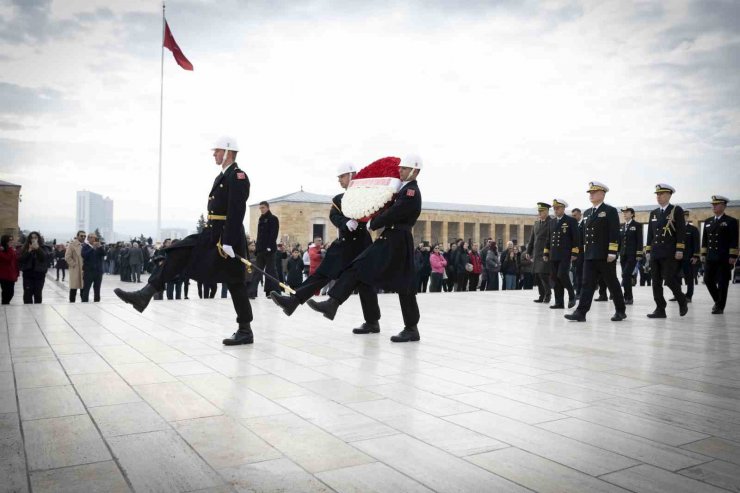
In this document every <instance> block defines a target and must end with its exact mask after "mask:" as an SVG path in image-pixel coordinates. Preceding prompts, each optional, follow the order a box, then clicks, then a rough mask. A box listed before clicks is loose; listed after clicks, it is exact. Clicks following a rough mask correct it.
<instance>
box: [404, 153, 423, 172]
mask: <svg viewBox="0 0 740 493" xmlns="http://www.w3.org/2000/svg"><path fill="white" fill-rule="evenodd" d="M398 166H400V167H403V168H412V169H421V168H422V167H423V166H424V162H423V161H422V160H421V156H418V155H416V154H409V155H407V156H406V157H405V158H403V159H401V162H400V163H398Z"/></svg>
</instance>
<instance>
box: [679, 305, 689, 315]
mask: <svg viewBox="0 0 740 493" xmlns="http://www.w3.org/2000/svg"><path fill="white" fill-rule="evenodd" d="M687 313H689V305H688V303H684V304H683V305H681V306H680V307H678V314H679V315H681V316H682V317H683V316H684V315H686V314H687Z"/></svg>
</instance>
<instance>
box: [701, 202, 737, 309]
mask: <svg viewBox="0 0 740 493" xmlns="http://www.w3.org/2000/svg"><path fill="white" fill-rule="evenodd" d="M728 201H729V200H728V199H727V198H725V197H722V196H719V195H715V196H713V197H712V204H713V205H714V204H719V203H724V204H727V202H728ZM701 255H702V256H703V257H704V258H705V261H706V267H705V270H704V283H705V284H706V285H707V290H709V294H710V295H712V299H713V300H714V307H712V313H713V314H721V313H723V311H724V309H725V305H726V303H727V289H728V286H729V284H730V277H731V274H732V266H733V264H734V263H735V262H736V261H737V257H738V221H737V219H735V218H734V217H730V216H728V215H727V214H724V213H723V214H722V215H721V216H719V217H716V216H715V217H711V218H709V219H707V220H706V221H704V235H703V237H702V240H701ZM731 260H732V262H733V263H730V261H731Z"/></svg>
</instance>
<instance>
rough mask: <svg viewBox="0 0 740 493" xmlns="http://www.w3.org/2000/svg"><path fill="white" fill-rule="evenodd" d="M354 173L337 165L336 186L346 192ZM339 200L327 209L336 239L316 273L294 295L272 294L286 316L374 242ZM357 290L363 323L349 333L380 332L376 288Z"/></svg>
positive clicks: (347, 166) (350, 166)
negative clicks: (344, 212)
mask: <svg viewBox="0 0 740 493" xmlns="http://www.w3.org/2000/svg"><path fill="white" fill-rule="evenodd" d="M356 171H357V170H356V169H355V167H354V165H353V164H351V163H344V164H342V165H340V166H339V169H338V170H337V178H338V179H339V185H340V186H341V187H342V188H344V189H345V190H346V189H347V187H348V186H349V182H350V181H351V180H352V178H353V177H354V175H355V173H356ZM342 197H344V193H340V194H339V195H337V196H336V197H334V198H333V199H332V204H331V209H330V210H329V220H330V221H331V223H332V224H333V225H334V226H336V228H337V229H338V230H339V238H337V240H336V241H334V242H332V244H331V246H330V247H329V249H328V250H327V251H326V255H325V256H324V259H323V260H322V261H321V264H320V265H319V267H318V269H316V272H315V273H314V274H313V275H312V276H310V277H309V278H308V279H306V280H305V281H303V283H302V284H301V285H300V286H299V287H297V288H296V290H295V291H296V292H295V294H294V295H290V296H286V295H284V294H281V293H279V292H277V291H273V292H272V293H271V295H272V296H271V298H272V301H274V302H275V304H276V305H278V306H279V307H280V308H282V309H283V312H285V314H286V315H288V316H290V315H292V314H293V312H294V311H295V310H296V308H298V305H302V304H303V303H305V302H306V301H308V300H309V299H311V297H312V296H313V295H314V293H315V292H317V291H319V290H320V289H321V288H323V287H324V286H326V285H327V284H329V282H330V281H331V280H332V279H337V278H338V277H339V274H341V272H342V270H344V269H345V268H347V266H349V264H351V263H352V261H353V260H354V259H355V258H356V257H357V256H358V255H359V254H361V253H362V252H363V251H364V250H365V249H366V248H367V247H369V246H370V245H371V244H372V243H373V240H372V238H371V237H370V233H368V231H367V227H366V224H365V223H361V222H357V221H356V220H354V219H351V218H349V217H347V216H345V215H344V214H343V213H342ZM357 290H358V292H359V295H360V304H361V305H362V314H363V315H364V317H365V323H363V324H362V326H360V327H358V328H356V329H353V331H352V332H354V333H355V334H370V333H377V332H380V324H379V323H378V320H380V308H379V307H378V295H377V294H376V292H375V289H373V287H372V286H370V285H367V284H360V285H359V286H358V287H357Z"/></svg>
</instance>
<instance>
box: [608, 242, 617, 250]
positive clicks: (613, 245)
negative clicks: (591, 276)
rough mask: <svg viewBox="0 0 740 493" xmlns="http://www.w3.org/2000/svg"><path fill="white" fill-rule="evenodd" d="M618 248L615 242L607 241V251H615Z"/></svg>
mask: <svg viewBox="0 0 740 493" xmlns="http://www.w3.org/2000/svg"><path fill="white" fill-rule="evenodd" d="M617 250H619V246H618V245H617V244H616V243H609V251H610V252H616V251H617Z"/></svg>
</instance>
